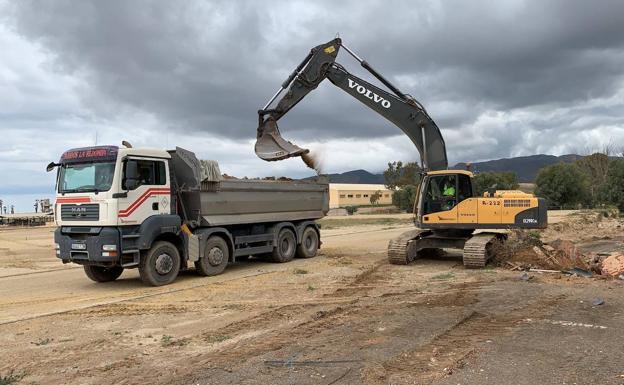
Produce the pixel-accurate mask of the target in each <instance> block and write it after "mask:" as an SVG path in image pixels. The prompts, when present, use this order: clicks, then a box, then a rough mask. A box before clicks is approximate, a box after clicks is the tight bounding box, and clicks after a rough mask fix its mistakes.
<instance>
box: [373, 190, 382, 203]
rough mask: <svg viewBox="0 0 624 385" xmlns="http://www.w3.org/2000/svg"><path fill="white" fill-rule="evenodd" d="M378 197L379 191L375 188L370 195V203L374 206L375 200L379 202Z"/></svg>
mask: <svg viewBox="0 0 624 385" xmlns="http://www.w3.org/2000/svg"><path fill="white" fill-rule="evenodd" d="M379 198H381V191H379V190H377V191H375V192H374V193H373V194H371V196H370V203H371V205H373V206H375V205H376V204H377V202H379Z"/></svg>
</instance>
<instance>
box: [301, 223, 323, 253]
mask: <svg viewBox="0 0 624 385" xmlns="http://www.w3.org/2000/svg"><path fill="white" fill-rule="evenodd" d="M318 248H319V236H318V233H317V232H316V229H315V228H314V227H312V226H308V227H306V228H305V230H303V234H302V235H301V243H300V244H299V245H298V246H297V257H298V258H313V257H316V253H317V252H318Z"/></svg>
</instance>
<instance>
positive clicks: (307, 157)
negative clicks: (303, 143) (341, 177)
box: [301, 152, 323, 175]
mask: <svg viewBox="0 0 624 385" xmlns="http://www.w3.org/2000/svg"><path fill="white" fill-rule="evenodd" d="M301 160H303V163H305V165H306V166H308V167H309V168H311V169H312V170H314V171H316V174H317V175H321V174H322V173H323V170H322V167H321V162H320V159H319V157H318V155H316V154H312V153H310V152H308V153H307V154H303V155H301Z"/></svg>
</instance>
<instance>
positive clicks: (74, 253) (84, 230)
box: [54, 226, 121, 266]
mask: <svg viewBox="0 0 624 385" xmlns="http://www.w3.org/2000/svg"><path fill="white" fill-rule="evenodd" d="M54 242H55V243H56V245H57V246H56V257H57V258H59V259H61V260H62V261H63V263H68V262H74V263H79V264H81V265H104V266H110V265H115V264H117V263H118V261H119V260H120V259H119V253H120V250H121V249H120V235H119V230H118V229H117V228H115V227H78V226H63V227H59V228H57V229H56V231H54ZM103 245H114V249H115V250H114V251H112V250H108V251H106V250H102V246H103ZM109 248H110V247H109Z"/></svg>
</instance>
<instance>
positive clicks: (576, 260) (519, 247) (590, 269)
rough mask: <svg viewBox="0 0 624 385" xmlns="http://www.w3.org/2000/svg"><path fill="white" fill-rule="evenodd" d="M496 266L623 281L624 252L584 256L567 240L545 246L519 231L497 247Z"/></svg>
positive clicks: (533, 236) (537, 239)
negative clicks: (601, 276)
mask: <svg viewBox="0 0 624 385" xmlns="http://www.w3.org/2000/svg"><path fill="white" fill-rule="evenodd" d="M494 254H495V256H496V257H495V262H497V263H498V265H500V266H503V267H507V268H510V269H511V270H524V271H535V272H562V273H568V274H575V275H581V276H587V277H589V276H593V275H594V274H597V275H603V276H611V277H619V278H620V279H624V252H618V251H615V252H608V253H607V252H597V253H596V252H585V253H584V252H582V251H581V249H580V248H578V247H577V245H576V244H575V243H574V242H572V241H570V240H565V239H555V240H553V241H548V242H542V241H541V240H540V238H539V235H538V234H537V235H536V234H533V233H530V232H523V231H516V232H514V233H513V234H512V235H511V236H510V238H509V240H508V241H507V242H505V243H504V244H501V245H497V246H496V250H495V252H494Z"/></svg>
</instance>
